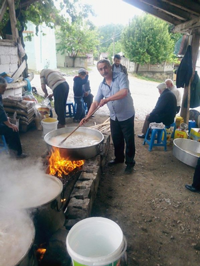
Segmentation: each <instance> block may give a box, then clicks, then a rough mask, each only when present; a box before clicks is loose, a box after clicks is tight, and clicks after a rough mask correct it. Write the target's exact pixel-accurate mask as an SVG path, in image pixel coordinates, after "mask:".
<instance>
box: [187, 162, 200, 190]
mask: <svg viewBox="0 0 200 266" xmlns="http://www.w3.org/2000/svg"><path fill="white" fill-rule="evenodd" d="M185 188H187V189H188V190H190V191H192V192H198V193H200V157H199V159H198V161H197V165H196V168H195V171H194V176H193V182H192V185H187V184H186V185H185Z"/></svg>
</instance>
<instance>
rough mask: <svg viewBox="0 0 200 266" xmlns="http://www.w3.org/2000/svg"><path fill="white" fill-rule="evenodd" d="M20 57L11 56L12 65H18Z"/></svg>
mask: <svg viewBox="0 0 200 266" xmlns="http://www.w3.org/2000/svg"><path fill="white" fill-rule="evenodd" d="M18 60H19V59H18V56H17V55H11V56H10V62H11V64H17V63H18Z"/></svg>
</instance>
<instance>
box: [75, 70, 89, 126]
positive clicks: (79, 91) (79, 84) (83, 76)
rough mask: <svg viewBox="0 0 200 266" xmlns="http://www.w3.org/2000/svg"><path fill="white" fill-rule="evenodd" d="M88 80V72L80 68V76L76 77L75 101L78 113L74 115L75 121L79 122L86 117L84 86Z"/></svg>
mask: <svg viewBox="0 0 200 266" xmlns="http://www.w3.org/2000/svg"><path fill="white" fill-rule="evenodd" d="M87 82H88V72H87V71H86V70H85V69H84V68H80V69H79V70H78V76H75V77H74V87H73V90H74V101H75V105H76V113H75V116H74V120H73V121H74V122H75V123H79V122H80V121H81V119H83V117H85V107H84V101H83V96H84V93H85V91H84V87H83V85H85V84H87Z"/></svg>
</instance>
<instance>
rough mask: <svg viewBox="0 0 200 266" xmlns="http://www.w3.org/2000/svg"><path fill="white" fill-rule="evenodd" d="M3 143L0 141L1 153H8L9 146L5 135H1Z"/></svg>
mask: <svg viewBox="0 0 200 266" xmlns="http://www.w3.org/2000/svg"><path fill="white" fill-rule="evenodd" d="M0 137H1V141H0V153H1V152H3V151H6V152H7V153H8V145H7V143H6V139H5V137H4V135H0Z"/></svg>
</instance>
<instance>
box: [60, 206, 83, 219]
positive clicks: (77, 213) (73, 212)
mask: <svg viewBox="0 0 200 266" xmlns="http://www.w3.org/2000/svg"><path fill="white" fill-rule="evenodd" d="M65 217H66V218H67V219H77V218H80V219H84V218H86V217H88V211H87V210H83V209H77V208H74V207H68V208H67V211H66V213H65Z"/></svg>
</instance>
